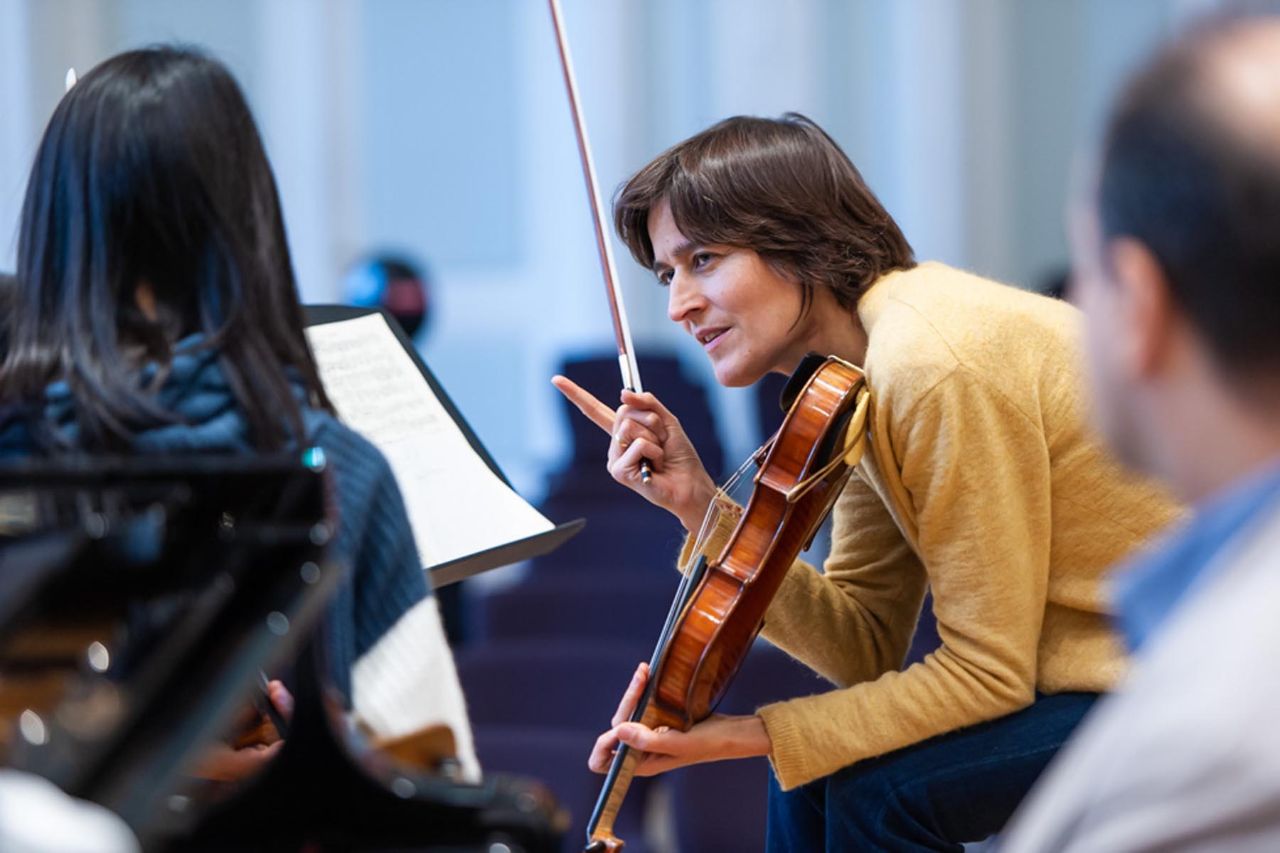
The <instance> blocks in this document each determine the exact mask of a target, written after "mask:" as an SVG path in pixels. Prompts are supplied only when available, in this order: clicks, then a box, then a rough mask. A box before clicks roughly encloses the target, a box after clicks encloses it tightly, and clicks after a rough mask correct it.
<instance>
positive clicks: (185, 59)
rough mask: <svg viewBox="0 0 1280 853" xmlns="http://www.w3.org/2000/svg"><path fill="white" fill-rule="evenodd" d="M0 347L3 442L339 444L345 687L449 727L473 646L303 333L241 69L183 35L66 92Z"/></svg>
mask: <svg viewBox="0 0 1280 853" xmlns="http://www.w3.org/2000/svg"><path fill="white" fill-rule="evenodd" d="M17 280H18V285H17V287H16V290H15V292H14V294H13V305H12V309H11V311H10V312H9V317H8V318H7V322H8V332H9V335H10V336H11V337H10V342H9V344H10V345H9V348H8V351H7V354H6V356H5V358H4V360H3V363H2V364H0V389H3V391H2V394H0V458H15V457H29V456H54V455H61V454H85V453H108V454H120V455H130V454H166V453H208V454H227V455H245V454H258V453H268V452H277V451H280V452H282V451H286V450H289V449H296V448H301V447H310V446H314V447H319V448H320V449H321V450H323V452H324V455H325V459H326V461H327V470H328V471H329V472H330V474H331V476H332V478H333V494H334V497H335V503H336V505H337V524H338V527H337V531H336V534H335V535H334V537H333V539H332V544H331V546H330V547H331V549H332V550H331V553H332V554H333V556H334V557H335V558H336V559H338V560H340V561H341V562H343V563H345V564H346V565H347V566H349V567H350V575H349V578H348V580H347V582H346V583H345V584H344V585H343V586H341V587H340V589H339V592H338V594H337V597H336V600H335V601H334V602H333V603H332V604H331V605H330V611H329V614H328V618H327V625H326V627H327V632H326V634H327V640H328V649H327V651H328V657H329V658H330V667H331V675H332V678H333V681H334V686H335V687H336V688H337V689H338V690H339V692H340V693H341V694H342V695H343V696H344V697H345V699H346V701H347V702H348V704H349V706H350V707H351V709H352V710H353V711H354V713H355V715H356V717H357V718H358V719H360V720H361V721H363V722H364V723H366V724H367V725H368V726H369V727H370V728H372V729H373V730H374V731H375V732H376V733H378V734H385V735H392V736H394V735H398V734H403V733H405V732H407V731H412V730H414V729H416V728H419V727H421V726H423V725H426V724H429V723H433V722H448V723H449V724H451V726H452V727H453V728H454V730H455V734H456V735H457V736H458V741H459V748H460V750H461V751H462V753H463V754H462V755H461V756H460V757H461V758H462V759H463V763H464V765H465V766H466V767H467V768H468V771H469V772H470V773H471V774H472V775H474V774H475V773H476V772H477V768H476V767H475V761H474V755H473V753H472V748H471V745H470V729H469V727H468V726H467V721H466V716H465V709H464V708H463V706H462V696H461V689H460V687H459V685H458V680H457V674H456V672H455V671H454V666H453V660H452V658H451V657H450V655H449V651H448V648H447V646H446V645H445V643H444V639H443V634H442V632H441V629H440V623H439V617H438V614H437V612H436V608H435V602H434V600H433V599H432V598H431V594H430V590H429V589H428V588H427V584H426V579H425V577H424V574H423V572H422V569H421V566H420V564H419V562H418V557H417V549H416V547H415V545H414V541H413V534H412V531H411V530H410V528H409V523H408V519H407V517H406V515H405V510H404V506H403V502H402V499H401V496H400V492H399V489H398V488H397V486H396V483H395V480H394V478H393V476H392V473H391V469H390V467H389V466H388V464H387V462H386V460H385V459H384V458H383V457H382V455H381V454H380V453H379V452H378V451H377V450H376V449H375V448H374V447H373V446H372V445H371V444H370V443H369V442H368V441H366V440H365V439H364V438H362V437H361V436H359V435H358V434H356V433H355V432H353V431H352V430H350V429H348V428H347V427H345V426H343V425H342V424H341V423H339V422H338V420H337V419H336V418H335V416H334V414H333V411H332V408H331V406H330V404H329V401H328V398H327V397H326V395H325V392H324V388H323V387H322V386H321V383H320V378H319V376H318V374H317V369H316V364H315V360H314V358H313V356H312V353H311V351H310V349H309V348H308V346H307V342H306V338H305V336H304V333H303V319H302V309H301V306H300V305H299V302H298V294H297V286H296V283H295V281H294V272H293V266H292V262H291V260H290V256H289V247H288V244H287V242H286V240H285V231H284V222H283V218H282V215H281V210H280V202H279V198H278V195H277V191H276V183H275V178H274V177H273V175H272V171H271V166H270V164H269V163H268V162H267V157H266V152H265V151H264V150H263V147H262V142H261V139H260V137H259V135H258V130H257V127H256V125H255V123H254V120H253V117H252V115H251V114H250V112H249V108H248V105H247V104H246V102H245V99H244V96H243V94H242V93H241V91H240V88H239V86H238V85H237V84H236V82H235V80H234V79H233V78H232V77H231V75H230V73H229V72H228V71H227V70H226V68H224V67H223V66H222V65H221V64H220V63H218V62H217V61H215V60H213V59H211V58H208V57H206V56H203V55H201V54H199V53H196V52H192V51H188V50H183V49H173V48H155V49H148V50H138V51H131V52H128V53H123V54H120V55H118V56H116V57H113V58H111V59H108V60H107V61H105V62H103V63H102V64H100V65H98V66H97V67H96V68H94V69H93V70H92V71H90V72H89V73H88V74H86V75H85V76H84V77H82V78H81V79H80V81H79V82H78V83H77V84H76V85H75V86H73V87H72V88H71V89H70V91H68V92H67V94H66V95H65V96H64V97H63V99H62V101H61V102H60V103H59V104H58V106H57V109H56V110H55V111H54V114H53V117H52V118H51V119H50V121H49V125H48V127H47V128H46V129H45V132H44V136H43V138H42V140H41V142H40V146H39V148H38V150H37V152H36V158H35V163H34V166H33V168H32V171H31V177H30V180H29V181H28V184H27V193H26V200H25V202H24V205H23V211H22V222H21V228H20V232H19V238H18V269H17Z"/></svg>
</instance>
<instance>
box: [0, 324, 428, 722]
mask: <svg viewBox="0 0 1280 853" xmlns="http://www.w3.org/2000/svg"><path fill="white" fill-rule="evenodd" d="M197 343H198V341H197V340H196V339H187V340H184V341H183V342H182V343H180V344H179V346H178V352H177V355H176V356H175V357H174V360H173V363H172V365H171V367H170V371H169V375H168V377H167V378H166V380H165V383H164V385H163V387H162V388H161V389H160V391H159V393H158V401H159V403H160V405H161V406H163V407H164V409H166V410H167V411H170V412H174V413H176V414H177V415H178V416H179V417H180V418H181V419H182V422H181V423H176V424H165V425H161V426H157V427H155V428H154V429H150V430H147V431H144V432H142V433H141V434H139V435H138V436H137V437H136V439H135V441H134V443H133V450H134V451H135V452H137V453H144V454H165V453H212V454H218V453H227V454H251V453H254V452H255V450H254V449H253V447H252V446H251V445H250V444H249V440H248V424H247V422H246V420H245V418H244V415H243V413H242V411H241V410H240V409H239V407H238V405H237V403H236V400H235V397H234V396H233V395H232V393H231V389H230V387H229V386H228V385H227V383H226V381H225V379H224V377H223V375H222V370H221V368H220V367H219V366H218V361H217V354H216V352H212V351H208V350H200V349H198V347H197V346H196V345H197ZM154 369H155V368H154V367H153V366H149V367H148V368H146V369H144V375H143V380H144V381H145V379H146V378H147V376H146V374H149V373H151V372H152V371H154ZM296 397H297V399H298V400H299V401H300V402H302V406H303V408H302V415H303V425H304V427H305V429H306V441H307V443H308V444H309V445H312V446H318V447H320V448H321V449H322V450H323V451H324V454H325V458H326V460H327V463H328V465H327V470H328V471H329V472H330V476H331V477H332V478H333V480H332V487H333V488H332V494H333V495H334V496H335V497H336V503H337V514H338V519H337V520H338V530H337V534H336V535H335V536H334V538H333V539H332V540H331V542H330V545H329V548H330V556H331V557H333V558H336V559H337V560H339V561H340V562H342V563H343V564H345V565H346V566H347V567H348V569H349V575H348V577H347V579H346V581H345V582H344V583H343V584H342V586H341V587H340V588H339V590H338V592H337V593H336V595H335V598H334V601H333V602H332V604H331V605H330V610H329V615H328V620H327V626H326V627H327V635H328V647H329V657H330V669H331V672H332V677H333V679H334V682H335V686H336V687H337V688H338V689H339V690H340V691H341V692H342V695H343V696H345V697H347V701H348V703H350V697H351V667H352V666H353V665H354V664H355V662H356V660H358V659H359V658H360V656H361V655H363V654H364V653H365V652H367V651H368V650H369V649H370V648H372V647H373V646H374V644H375V643H377V641H378V639H379V638H380V637H381V636H382V635H383V634H385V633H386V632H387V631H388V630H389V629H390V628H391V627H392V626H393V625H394V624H395V623H396V621H397V620H398V619H399V618H400V617H401V616H402V615H403V614H404V613H405V612H406V611H408V610H409V609H410V608H412V607H413V606H414V605H415V604H417V603H418V602H419V601H421V600H422V599H423V598H425V597H427V596H428V595H430V591H429V589H428V587H427V582H426V575H425V573H424V572H423V570H422V567H421V564H420V563H419V560H418V551H417V548H416V547H415V544H414V541H413V532H412V530H411V529H410V527H409V520H408V517H407V515H406V514H405V509H404V501H403V499H402V498H401V496H400V490H399V488H398V487H397V486H396V482H395V479H394V477H393V476H392V474H391V468H390V466H389V465H388V464H387V461H386V459H385V458H384V457H383V456H382V454H381V453H380V452H379V451H378V450H377V448H375V447H374V446H373V445H372V444H370V443H369V442H368V441H367V440H365V439H364V438H363V437H362V436H360V435H359V434H358V433H356V432H354V431H352V430H351V429H349V428H347V427H345V426H343V425H342V424H341V423H339V422H338V421H337V420H336V419H334V417H333V416H332V415H330V414H328V413H327V412H323V411H318V410H316V409H313V408H311V407H309V406H307V405H306V404H305V399H306V397H305V394H304V393H303V390H302V388H301V387H298V388H297V389H296ZM43 420H44V423H45V424H46V425H47V426H48V427H50V428H51V429H53V430H55V431H56V432H57V433H58V434H59V435H60V436H61V437H62V438H64V439H66V441H67V442H68V444H69V445H70V446H72V447H74V446H75V445H76V439H77V435H78V425H77V424H76V422H75V414H74V406H73V405H72V398H71V394H70V391H69V389H68V387H67V385H66V383H64V382H55V383H53V384H52V385H50V386H49V387H48V388H47V389H46V392H45V405H44V414H43ZM41 452H42V451H41V449H40V448H39V447H38V446H37V443H36V442H35V440H34V439H33V437H32V434H31V432H30V429H29V427H28V425H27V423H26V422H25V421H22V420H17V419H11V420H9V421H8V422H0V459H6V458H8V459H13V458H19V457H27V456H33V455H39V454H40V453H41Z"/></svg>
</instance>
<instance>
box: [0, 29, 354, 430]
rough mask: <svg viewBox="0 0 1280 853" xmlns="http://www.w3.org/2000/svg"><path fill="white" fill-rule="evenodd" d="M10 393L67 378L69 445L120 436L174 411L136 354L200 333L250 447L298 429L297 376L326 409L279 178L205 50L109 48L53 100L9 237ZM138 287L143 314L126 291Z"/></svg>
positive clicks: (166, 357) (158, 358)
mask: <svg viewBox="0 0 1280 853" xmlns="http://www.w3.org/2000/svg"><path fill="white" fill-rule="evenodd" d="M17 279H18V285H17V287H16V291H15V293H14V302H15V303H16V304H15V305H14V306H13V310H12V312H11V319H10V335H11V337H10V342H9V344H10V345H9V349H8V353H7V354H6V355H5V358H4V362H3V365H2V366H0V395H2V396H3V399H4V401H5V402H6V403H20V404H22V403H25V404H31V405H32V406H35V405H37V404H38V400H39V399H40V398H41V396H42V393H43V390H44V388H45V386H46V385H47V384H48V383H49V382H51V381H54V380H64V381H65V382H67V384H68V386H69V387H70V390H71V394H72V397H73V399H74V404H75V408H76V419H77V422H78V424H79V427H80V436H81V439H80V443H81V445H82V448H81V449H87V450H93V449H119V448H121V447H125V446H127V445H128V443H129V440H130V439H131V438H132V437H133V436H134V435H136V434H138V433H139V432H141V431H143V430H145V429H147V428H148V427H151V426H155V425H158V424H162V423H166V422H180V420H181V418H180V417H179V416H178V415H177V414H176V413H174V412H169V411H165V410H164V409H163V408H162V407H161V406H159V405H158V404H157V402H156V398H155V393H154V392H155V390H156V387H155V386H156V385H157V384H158V382H159V381H162V380H163V375H164V371H163V370H161V372H160V376H159V378H158V379H157V380H156V381H153V382H152V383H150V384H149V385H148V386H147V387H144V386H143V384H142V382H141V380H140V371H139V366H140V365H141V364H142V363H144V362H156V363H159V364H160V365H167V364H169V363H170V362H171V360H172V357H173V354H174V344H175V343H177V342H178V341H179V340H181V339H182V338H184V337H186V336H189V335H192V334H195V333H200V334H202V336H203V338H202V343H201V346H203V347H206V348H208V349H210V350H212V351H213V352H216V354H217V358H218V361H219V365H220V367H221V370H222V373H223V375H224V377H225V379H226V381H227V383H228V386H229V387H230V389H231V391H232V393H233V395H234V396H235V398H236V400H237V402H238V403H239V406H240V407H241V409H242V410H243V412H244V414H245V417H246V419H247V423H248V427H249V437H250V440H251V441H252V442H253V444H254V446H256V447H258V448H259V449H262V450H272V449H278V448H280V447H282V446H284V445H285V444H286V443H288V442H289V441H290V439H291V438H292V439H296V440H302V438H303V427H302V416H301V408H300V405H299V403H298V402H297V400H296V399H295V397H294V394H293V392H292V390H291V387H290V380H291V378H293V379H294V380H296V381H298V382H300V383H301V384H302V386H303V388H304V389H305V391H306V394H307V396H308V398H309V399H308V402H309V403H310V404H311V405H314V406H318V407H321V408H324V409H326V410H330V411H331V410H332V407H331V406H330V404H329V401H328V398H327V397H326V396H325V393H324V390H323V388H322V387H321V385H320V379H319V375H318V372H317V369H316V365H315V360H314V358H313V357H312V354H311V351H310V349H309V348H308V346H307V342H306V337H305V335H304V333H303V318H302V308H301V305H300V304H299V301H298V293H297V285H296V282H295V280H294V274H293V264H292V261H291V260H290V257H289V248H288V244H287V243H286V240H285V232H284V222H283V219H282V217H281V214H280V201H279V197H278V195H277V192H276V184H275V179H274V177H273V176H272V173H271V167H270V165H269V164H268V162H267V157H266V152H265V151H264V150H263V147H262V140H261V139H260V137H259V136H258V130H257V127H256V126H255V124H254V121H253V116H252V115H251V114H250V112H249V108H248V105H247V104H246V103H245V99H244V95H243V94H242V93H241V91H240V88H239V86H238V85H237V84H236V82H235V80H234V79H233V78H232V77H231V74H230V73H229V72H228V71H227V69H226V68H225V67H223V66H222V65H221V64H220V63H219V62H217V61H215V60H213V59H211V58H209V57H207V56H204V55H201V54H199V53H197V52H195V51H192V50H188V49H179V48H169V47H160V48H151V49H146V50H136V51H130V52H128V53H122V54H120V55H118V56H115V57H113V58H111V59H109V60H107V61H106V62H103V63H102V64H101V65H99V66H97V67H96V68H94V69H93V70H92V71H90V72H89V73H88V74H86V75H85V76H84V77H83V78H81V79H80V81H79V82H78V83H77V84H76V85H75V86H73V87H72V89H71V91H69V92H68V93H67V95H66V96H65V97H64V98H63V99H62V102H61V103H59V104H58V107H57V109H56V110H55V111H54V114H53V118H52V119H50V121H49V126H48V127H47V128H46V129H45V132H44V137H43V139H42V140H41V142H40V147H39V150H38V151H37V153H36V159H35V164H34V166H33V167H32V170H31V177H30V180H29V182H28V185H27V194H26V200H25V202H24V203H23V209H22V226H21V231H20V235H19V238H18V271H17ZM140 284H145V285H147V286H148V287H149V289H150V291H151V292H152V293H153V294H154V297H155V309H156V310H155V312H154V313H155V316H154V318H149V317H148V316H147V314H146V313H144V312H143V311H142V310H141V309H140V308H139V306H138V303H137V297H136V294H137V291H138V287H139V285H140Z"/></svg>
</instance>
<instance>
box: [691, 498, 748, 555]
mask: <svg viewBox="0 0 1280 853" xmlns="http://www.w3.org/2000/svg"><path fill="white" fill-rule="evenodd" d="M741 517H742V507H740V506H738V505H737V504H736V503H734V502H733V501H732V500H730V499H729V498H728V497H726V496H725V495H723V494H717V495H716V496H715V498H713V499H712V506H711V508H710V511H709V512H708V519H707V521H706V522H705V524H704V529H705V535H704V536H703V537H702V538H703V541H702V546H701V547H695V546H697V544H698V537H697V536H695V535H694V534H692V533H691V534H689V535H688V536H686V537H685V540H684V545H683V546H682V547H681V548H680V557H679V560H678V561H677V562H676V568H677V569H679V570H680V571H681V572H687V571H688V570H689V569H690V568H692V567H693V564H694V563H695V562H696V561H697V559H698V557H706V558H707V559H709V560H712V559H715V558H716V557H719V556H720V552H721V551H723V550H724V546H725V545H726V544H727V543H728V542H729V537H730V536H732V535H733V531H734V530H735V529H736V528H737V526H738V519H740V518H741Z"/></svg>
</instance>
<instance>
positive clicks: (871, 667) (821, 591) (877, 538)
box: [762, 474, 925, 687]
mask: <svg viewBox="0 0 1280 853" xmlns="http://www.w3.org/2000/svg"><path fill="white" fill-rule="evenodd" d="M832 514H833V519H832V524H833V530H832V537H831V553H830V556H829V557H828V559H827V561H826V564H825V567H824V568H825V570H824V571H823V572H821V573H819V572H818V571H817V570H815V569H814V568H813V567H812V566H810V565H809V564H808V563H805V562H804V561H801V560H797V561H796V562H795V564H794V565H792V567H791V570H790V571H789V572H788V573H787V577H786V579H785V580H783V582H782V586H781V587H780V588H779V589H778V593H777V595H775V596H774V599H773V603H772V605H770V607H769V611H768V612H767V613H766V614H765V623H764V629H763V631H762V633H763V635H764V637H765V639H767V640H769V642H771V643H773V644H774V645H775V646H777V647H779V648H780V649H782V650H783V651H785V652H787V653H788V654H790V655H791V656H792V657H794V658H796V659H798V660H800V661H801V662H803V663H804V664H806V665H807V666H808V667H809V668H810V669H812V670H814V671H815V672H817V673H818V674H820V675H822V676H823V677H825V678H827V679H828V680H829V681H831V682H832V683H833V684H836V685H837V686H840V687H847V686H849V685H852V684H858V683H859V682H863V681H868V680H870V679H873V678H876V677H877V676H879V675H880V674H881V673H883V672H887V671H889V670H891V669H897V668H898V667H900V666H901V665H902V659H903V658H904V657H905V656H906V653H907V647H908V646H909V645H910V643H911V635H912V630H913V628H914V627H915V623H916V620H917V618H918V617H919V614H920V604H921V601H922V600H923V599H924V586H925V577H924V571H923V570H922V568H921V566H920V562H919V560H918V559H917V558H916V555H915V553H914V552H913V551H912V550H911V548H910V547H909V546H908V545H907V542H906V540H905V539H903V537H902V534H901V533H900V532H899V531H898V527H897V525H896V524H895V523H894V521H893V517H892V516H891V515H890V514H889V512H888V510H887V509H886V508H885V505H884V503H883V502H882V501H881V500H880V497H879V496H878V495H877V494H876V493H875V491H874V490H872V488H871V487H870V486H869V485H867V484H866V483H865V482H864V481H863V480H861V479H860V478H858V476H857V475H856V474H855V475H853V476H852V477H850V479H849V482H848V483H847V484H846V485H845V487H844V491H842V492H841V493H840V497H839V499H838V500H837V501H836V506H835V509H834V510H833V513H832ZM815 629H816V630H815Z"/></svg>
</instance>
